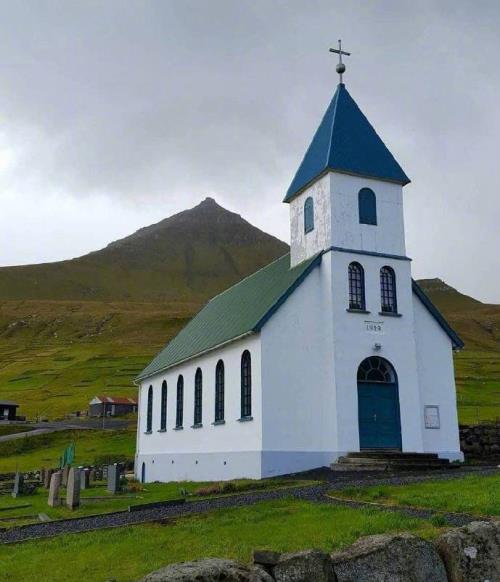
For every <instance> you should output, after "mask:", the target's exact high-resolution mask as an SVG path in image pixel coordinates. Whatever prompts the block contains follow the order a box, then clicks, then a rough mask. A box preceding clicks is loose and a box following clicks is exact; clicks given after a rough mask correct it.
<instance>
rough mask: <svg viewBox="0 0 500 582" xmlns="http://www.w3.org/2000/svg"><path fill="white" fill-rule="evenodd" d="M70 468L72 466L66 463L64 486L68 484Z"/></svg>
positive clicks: (63, 473) (63, 471)
mask: <svg viewBox="0 0 500 582" xmlns="http://www.w3.org/2000/svg"><path fill="white" fill-rule="evenodd" d="M70 468H71V467H70V466H69V465H64V468H63V470H62V486H63V487H67V486H68V476H69V470H70Z"/></svg>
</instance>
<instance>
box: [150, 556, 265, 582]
mask: <svg viewBox="0 0 500 582" xmlns="http://www.w3.org/2000/svg"><path fill="white" fill-rule="evenodd" d="M141 582H272V578H271V576H269V574H267V573H266V572H264V571H263V570H260V569H257V568H255V569H251V568H248V567H247V566H244V565H243V564H240V563H238V562H234V561H233V560H222V559H219V558H206V559H204V560H195V561H194V562H182V563H180V564H171V565H170V566H167V567H166V568H161V570H157V571H156V572H152V573H151V574H148V575H147V576H146V577H145V578H143V579H142V581H141Z"/></svg>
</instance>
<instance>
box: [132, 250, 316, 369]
mask: <svg viewBox="0 0 500 582" xmlns="http://www.w3.org/2000/svg"><path fill="white" fill-rule="evenodd" d="M320 262H321V253H319V254H317V255H315V256H314V257H312V258H311V259H308V260H307V261H304V262H302V263H300V264H299V265H297V266H296V267H294V268H293V269H290V255H289V254H287V255H284V256H283V257H281V258H280V259H277V260H276V261H274V262H273V263H271V264H270V265H267V266H266V267H264V268H263V269H260V271H257V272H256V273H254V274H253V275H250V276H249V277H247V278H246V279H243V280H242V281H240V282H239V283H237V284H236V285H234V286H233V287H230V288H229V289H227V290H226V291H223V292H222V293H220V295H217V296H215V297H214V298H213V299H212V300H211V301H209V302H208V303H207V305H206V306H205V307H204V308H203V309H202V310H201V311H200V312H199V313H198V314H197V315H196V316H195V317H194V318H193V319H192V320H191V321H190V322H189V323H188V324H187V325H186V327H184V328H183V329H182V330H181V331H180V332H179V333H178V334H177V335H176V336H175V337H174V338H173V339H172V341H170V342H169V343H168V344H167V345H166V346H165V347H164V348H163V350H161V352H160V353H159V354H158V355H157V356H156V357H155V358H154V359H153V361H152V362H151V363H150V364H149V365H148V366H146V368H145V369H144V370H143V371H142V372H141V373H140V374H139V376H138V377H137V380H142V379H144V378H147V377H148V376H152V375H153V374H156V373H157V372H160V371H161V370H165V369H166V368H170V367H171V366H174V365H175V364H179V363H180V362H183V361H185V360H188V359H190V358H192V357H194V356H196V355H199V354H202V353H203V352H206V351H208V350H211V349H213V348H215V347H217V346H220V345H221V344H224V343H226V342H229V341H231V340H234V339H236V338H238V337H240V336H243V335H245V334H248V333H252V332H257V331H260V329H261V328H262V326H263V325H264V324H265V323H266V321H267V320H268V319H269V318H270V317H271V316H272V315H273V313H274V312H275V311H276V310H277V309H278V308H279V307H280V306H281V305H282V303H284V301H285V300H286V299H287V297H288V296H289V295H290V294H291V293H292V292H293V291H294V290H295V289H296V288H297V287H298V286H299V285H300V283H301V282H302V281H303V280H304V279H305V278H306V277H307V275H308V273H309V272H310V271H311V270H312V269H313V268H314V267H315V266H316V265H318V264H319V263H320Z"/></svg>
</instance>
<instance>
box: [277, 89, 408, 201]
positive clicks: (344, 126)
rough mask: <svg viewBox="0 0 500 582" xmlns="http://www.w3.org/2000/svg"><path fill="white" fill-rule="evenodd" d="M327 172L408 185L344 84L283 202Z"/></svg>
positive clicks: (329, 108) (404, 175)
mask: <svg viewBox="0 0 500 582" xmlns="http://www.w3.org/2000/svg"><path fill="white" fill-rule="evenodd" d="M326 170H334V171H335V170H337V171H339V172H347V173H349V174H358V175H361V176H366V177H371V178H379V179H381V180H389V181H391V182H397V183H399V184H403V185H404V184H408V183H409V181H410V180H409V178H408V176H407V175H406V174H405V173H404V171H403V169H402V168H401V166H400V165H399V164H398V163H397V162H396V160H395V159H394V157H393V155H392V154H391V152H390V151H389V150H388V149H387V147H386V145H385V144H384V142H383V141H382V140H381V139H380V137H379V136H378V135H377V132H376V131H375V130H374V129H373V127H372V126H371V124H370V122H369V121H368V119H366V117H365V116H364V114H363V113H362V111H361V109H360V108H359V107H358V106H357V105H356V103H355V101H354V99H353V98H352V97H351V96H350V95H349V92H348V91H347V89H346V88H345V86H344V85H343V84H339V86H338V87H337V90H336V91H335V95H334V96H333V99H332V101H331V103H330V105H329V107H328V109H327V110H326V113H325V115H324V117H323V119H322V121H321V123H320V126H319V127H318V129H317V130H316V133H315V134H314V137H313V140H312V142H311V145H310V146H309V148H308V150H307V152H306V154H305V156H304V159H303V160H302V163H301V164H300V166H299V169H298V170H297V173H296V174H295V178H294V179H293V181H292V183H291V185H290V188H288V192H287V193H286V196H285V199H284V202H289V201H290V200H291V199H292V198H293V197H294V196H295V194H297V193H298V192H300V190H302V189H303V188H304V187H305V186H307V185H308V184H309V183H310V182H312V181H313V180H314V179H316V178H318V177H319V176H320V175H321V174H323V173H324V172H325V171H326Z"/></svg>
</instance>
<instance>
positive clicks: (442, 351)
mask: <svg viewBox="0 0 500 582" xmlns="http://www.w3.org/2000/svg"><path fill="white" fill-rule="evenodd" d="M413 308H414V312H415V336H416V342H417V359H418V369H419V382H420V391H421V400H422V405H423V407H425V406H426V405H427V406H438V407H439V420H440V423H439V424H440V426H439V428H426V427H425V419H424V410H423V409H422V411H421V416H422V418H421V423H422V426H423V433H424V451H426V452H433V453H439V455H440V456H441V457H443V458H448V459H450V460H459V461H463V454H462V453H461V451H460V439H459V432H458V415H457V405H456V389H455V373H454V368H453V355H452V345H451V341H450V338H449V337H448V336H447V335H446V333H445V332H444V331H443V330H442V328H441V327H439V325H438V324H437V323H436V321H435V320H434V318H433V317H432V316H431V315H430V313H429V312H428V311H427V309H426V308H425V307H424V306H423V305H422V303H421V301H420V300H419V299H418V297H416V296H415V295H414V296H413Z"/></svg>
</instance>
